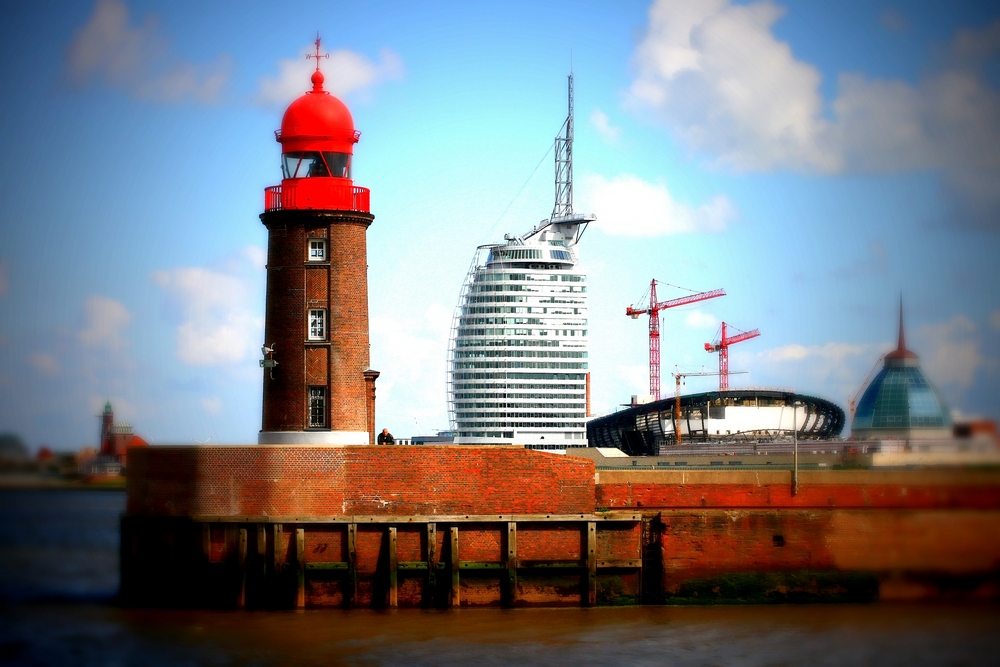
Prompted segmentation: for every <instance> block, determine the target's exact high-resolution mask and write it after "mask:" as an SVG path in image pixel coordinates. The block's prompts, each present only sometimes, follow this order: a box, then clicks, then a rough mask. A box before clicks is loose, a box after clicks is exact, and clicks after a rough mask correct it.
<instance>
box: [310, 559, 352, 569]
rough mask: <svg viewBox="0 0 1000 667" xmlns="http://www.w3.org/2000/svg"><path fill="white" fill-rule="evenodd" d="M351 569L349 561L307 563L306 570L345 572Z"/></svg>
mask: <svg viewBox="0 0 1000 667" xmlns="http://www.w3.org/2000/svg"><path fill="white" fill-rule="evenodd" d="M349 569H350V566H349V564H348V563H347V561H343V560H342V561H329V562H325V563H306V570H344V571H345V572H346V571H347V570H349Z"/></svg>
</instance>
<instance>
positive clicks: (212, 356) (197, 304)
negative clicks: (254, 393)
mask: <svg viewBox="0 0 1000 667" xmlns="http://www.w3.org/2000/svg"><path fill="white" fill-rule="evenodd" d="M152 278H153V282H155V283H156V284H157V285H159V286H160V287H162V288H163V290H164V291H165V292H166V293H167V294H168V295H170V297H171V299H172V300H173V301H174V303H175V304H176V305H177V306H178V307H179V308H180V310H181V313H182V318H183V321H182V322H181V324H180V326H178V327H177V358H178V359H180V360H181V361H182V362H184V363H185V364H188V365H190V366H217V365H222V364H230V363H237V362H240V361H243V360H244V359H246V358H247V355H248V354H249V353H251V352H252V351H253V350H254V349H255V348H256V347H257V346H258V345H259V343H260V340H261V339H262V336H263V318H262V317H260V316H259V315H258V314H256V313H254V312H253V311H252V309H251V298H250V294H249V289H248V286H247V284H246V282H245V281H244V280H243V279H241V278H240V277H239V276H237V275H234V274H231V273H223V272H220V271H213V270H211V269H206V268H202V267H183V268H177V269H171V270H169V271H157V272H155V273H153V275H152Z"/></svg>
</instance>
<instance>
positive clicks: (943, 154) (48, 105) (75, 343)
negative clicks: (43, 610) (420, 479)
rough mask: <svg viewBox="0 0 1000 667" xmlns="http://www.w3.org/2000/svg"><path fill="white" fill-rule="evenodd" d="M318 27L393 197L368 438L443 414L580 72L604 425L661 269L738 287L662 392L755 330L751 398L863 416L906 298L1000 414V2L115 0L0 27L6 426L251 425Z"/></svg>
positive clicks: (235, 432)
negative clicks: (279, 224)
mask: <svg viewBox="0 0 1000 667" xmlns="http://www.w3.org/2000/svg"><path fill="white" fill-rule="evenodd" d="M317 31H319V32H320V33H321V34H322V36H323V44H324V48H325V50H327V51H329V52H330V53H331V58H330V59H329V60H327V61H324V62H323V67H324V71H325V72H326V74H327V83H328V86H327V87H328V88H332V89H334V90H335V91H336V92H337V93H338V94H339V95H340V96H341V97H342V99H344V100H345V101H346V102H347V104H348V105H349V106H350V108H351V110H352V113H353V114H354V118H355V123H356V125H357V127H358V129H360V130H361V132H362V138H361V142H360V144H359V145H358V146H357V150H356V159H355V180H356V182H357V183H358V184H359V185H364V186H366V187H369V188H371V190H372V210H373V212H374V213H375V215H376V220H375V223H374V224H373V225H372V227H371V228H370V230H369V235H368V239H369V267H370V274H369V286H370V309H371V326H372V353H371V357H372V366H373V367H374V368H376V369H378V370H380V371H381V372H382V376H381V378H380V379H379V383H378V426H379V427H382V426H386V427H388V428H389V429H390V430H391V431H392V432H393V433H395V434H396V435H397V436H404V437H405V436H410V435H415V434H418V433H423V434H426V433H429V432H432V431H433V430H434V429H437V428H445V427H446V426H447V416H446V411H445V394H444V391H445V388H444V372H445V353H446V345H447V332H448V327H449V324H450V319H451V314H452V310H453V309H454V306H455V303H456V300H457V297H458V292H459V288H460V286H461V282H462V279H463V276H464V274H465V272H466V270H467V269H468V264H469V261H470V260H471V258H472V254H473V251H474V249H475V246H476V245H478V244H480V243H485V242H489V241H494V240H498V239H500V238H501V237H502V235H503V234H504V233H505V232H514V233H520V232H523V231H525V230H527V229H528V228H530V227H531V226H532V225H533V224H534V223H536V222H538V221H539V220H541V219H542V218H544V217H546V216H547V215H548V213H549V212H550V211H551V208H552V197H553V185H552V171H553V167H552V158H551V154H548V155H546V151H547V150H548V149H549V148H550V147H551V143H552V140H553V137H554V136H555V134H556V132H557V131H558V130H559V127H560V125H561V123H562V120H563V117H564V115H565V81H566V78H565V77H566V74H567V72H568V70H569V68H570V66H571V64H572V67H573V69H574V71H575V77H576V118H577V132H576V145H575V157H576V161H575V175H576V188H575V192H576V208H577V210H578V211H586V212H591V211H592V212H594V213H596V214H597V215H598V222H597V223H595V224H593V225H591V228H590V229H589V230H588V231H587V233H586V235H585V236H584V240H583V242H582V244H581V246H580V255H581V260H582V262H583V263H584V265H585V266H586V267H587V270H588V273H589V275H590V287H589V290H590V299H591V303H590V307H591V313H590V322H589V331H590V336H591V345H592V347H591V354H590V364H591V371H592V374H593V406H594V409H595V411H599V412H600V411H606V410H610V409H613V408H614V407H615V406H616V405H617V404H620V403H622V402H625V401H627V400H628V398H629V395H631V394H636V393H646V392H647V391H648V388H647V385H648V369H647V338H646V323H645V321H642V320H640V321H633V320H630V319H628V318H627V317H625V314H624V311H625V307H626V306H628V305H629V304H631V303H633V302H637V301H638V300H639V299H640V297H641V296H642V294H643V292H644V291H645V290H646V288H647V286H648V283H649V280H650V279H651V278H654V277H655V278H657V279H659V280H662V281H665V282H667V283H672V284H675V285H681V286H684V287H687V288H692V289H697V290H707V289H714V288H718V287H724V288H725V289H726V290H727V293H728V296H726V297H725V298H722V299H716V300H713V301H710V302H706V303H703V304H701V305H699V306H696V307H688V308H683V309H677V310H676V311H667V313H666V314H665V315H664V317H663V322H662V329H663V364H664V377H665V378H666V379H665V381H664V385H665V386H666V387H669V383H670V380H669V372H670V371H671V370H672V369H673V367H674V365H680V366H681V367H682V369H684V370H697V369H700V368H701V367H702V366H704V367H705V369H706V370H711V369H713V368H715V366H716V363H717V362H716V359H715V357H714V356H713V355H709V354H707V353H706V352H705V351H704V348H703V344H704V343H705V342H707V341H709V340H711V339H712V338H713V337H714V336H715V335H716V331H717V329H718V326H719V323H720V322H721V321H723V320H724V321H726V322H727V323H729V324H731V325H732V326H735V327H737V328H739V329H743V330H746V329H752V328H760V330H761V332H762V335H761V337H760V338H757V339H755V340H752V341H748V342H746V343H742V344H740V345H738V346H734V347H733V348H732V352H731V357H730V366H731V368H732V369H733V370H746V371H748V372H747V373H746V374H743V375H736V376H733V378H732V381H731V384H732V385H733V386H781V387H790V388H794V389H796V390H799V391H803V392H808V393H812V394H816V395H819V396H823V397H826V398H829V399H831V400H834V401H836V402H837V403H839V404H841V405H842V406H844V407H845V409H846V407H847V401H848V398H849V397H850V396H852V395H853V394H855V393H856V392H857V391H858V389H859V388H860V386H861V383H862V381H863V380H864V378H865V376H866V375H867V374H868V372H869V370H870V369H871V367H872V365H873V364H874V363H875V362H876V360H877V359H878V357H879V355H880V354H881V353H883V352H885V351H887V350H888V349H890V348H891V347H892V344H893V341H894V339H895V333H896V331H895V317H896V313H895V307H896V303H897V300H898V298H899V294H900V292H902V293H903V297H904V300H905V304H906V322H907V335H908V339H907V340H908V342H909V344H910V347H911V348H912V349H914V350H915V351H916V352H917V353H918V354H920V355H921V358H922V359H923V362H924V366H925V369H926V371H927V373H928V375H929V376H930V378H931V379H932V380H933V381H934V382H936V383H937V385H938V387H939V388H940V389H941V391H942V392H943V393H944V395H945V398H946V400H947V401H948V403H949V405H950V407H951V408H953V409H954V410H957V411H959V412H960V413H961V414H964V415H981V416H986V417H990V418H994V419H996V418H998V417H1000V400H998V397H1000V345H998V341H1000V297H998V296H997V286H998V284H1000V280H998V278H1000V275H998V274H1000V270H998V268H997V251H998V249H1000V243H998V240H1000V67H998V65H1000V58H998V56H1000V9H997V8H990V7H989V6H988V5H987V3H974V2H967V3H948V4H947V5H945V4H944V3H930V2H925V3H914V2H909V3H905V4H902V3H900V4H895V5H894V4H882V3H856V2H846V3H837V5H836V6H835V7H834V6H831V5H830V4H829V3H820V2H800V3H770V2H755V3H745V4H742V3H730V2H726V1H723V0H715V1H714V2H658V3H653V4H650V3H649V2H633V3H624V2H615V3H597V2H587V3H579V2H577V3H570V2H566V3H492V4H490V5H489V6H486V5H485V3H482V4H481V3H459V2H455V3H436V4H427V5H422V6H417V5H416V4H415V3H403V2H399V3H394V2H380V3H362V4H357V5H343V4H337V5H324V4H320V3H314V2H313V3H305V2H303V3H283V4H282V5H281V6H280V8H276V7H273V6H267V5H263V4H253V3H235V2H233V3H222V2H220V3H212V4H210V5H208V6H205V3H184V2H180V3H176V2H175V3H165V2H143V3H136V2H125V1H122V0H102V1H101V2H98V3H96V4H86V3H65V4H63V3H44V2H43V3H32V4H31V5H30V6H29V5H27V4H21V5H16V6H13V7H10V8H8V9H7V11H6V16H5V20H4V22H3V25H2V26H0V62H3V63H4V68H3V70H2V72H3V74H2V76H3V88H4V91H5V95H4V98H3V102H2V103H0V121H2V127H3V135H2V136H3V149H4V150H2V151H0V194H2V196H0V431H14V432H17V433H20V434H21V435H22V437H24V439H25V440H26V442H28V444H29V445H32V446H39V445H41V444H47V445H49V446H52V447H53V448H56V449H77V448H79V447H81V446H84V445H93V444H94V443H95V441H96V437H97V420H96V419H95V415H96V414H98V411H99V408H100V406H101V405H103V402H104V401H105V400H106V399H108V398H110V399H111V400H112V402H113V403H114V405H115V406H116V412H117V417H118V418H120V419H125V420H127V421H129V422H131V423H133V424H134V426H135V428H136V431H137V432H139V433H140V434H142V435H143V436H144V437H146V438H147V439H148V440H150V441H152V442H159V443H167V442H182V443H183V442H194V441H195V440H199V441H203V440H205V439H207V438H211V440H212V441H213V442H255V441H256V433H257V430H258V429H259V428H260V393H261V370H260V368H259V367H258V365H257V359H258V357H259V347H260V345H261V343H262V342H263V340H262V336H263V294H264V272H263V256H264V255H263V251H264V245H265V242H266V238H265V234H264V228H263V226H262V225H261V224H260V222H259V220H258V219H257V216H258V214H259V213H260V211H261V207H262V200H263V198H262V190H263V188H264V187H266V186H268V185H273V184H276V183H277V182H278V181H279V180H280V171H279V162H278V158H279V146H278V144H276V143H275V142H274V138H273V134H272V131H273V130H274V129H276V128H277V127H278V125H279V123H280V118H281V114H282V111H283V109H284V106H285V105H287V103H288V102H289V101H291V99H293V98H294V97H295V96H296V95H298V94H300V93H302V92H304V91H305V90H306V89H307V88H308V87H309V84H308V71H309V67H310V65H309V63H307V62H306V60H305V59H304V58H303V56H304V54H305V52H306V50H307V49H308V48H309V46H310V44H311V41H312V40H313V39H314V37H315V34H316V32H317ZM540 161H541V166H540V167H539V168H538V170H537V172H535V173H534V175H533V176H532V173H533V170H534V169H535V167H536V165H538V164H539V162H540ZM529 176H530V177H531V178H530V179H529ZM526 181H527V185H525V182H526ZM522 185H525V187H524V189H523V191H521V194H520V195H519V196H516V197H515V195H517V193H518V191H519V190H521V188H522ZM508 206H509V208H508ZM505 210H506V212H505ZM680 294H681V292H677V291H673V292H672V291H671V290H669V289H666V290H661V296H662V297H663V298H668V297H670V296H677V295H680ZM716 382H717V380H716V379H714V378H692V379H690V380H689V382H688V384H687V386H686V387H685V389H686V390H687V391H701V390H707V389H710V388H711V387H712V386H714V384H715V383H716ZM845 435H846V433H845Z"/></svg>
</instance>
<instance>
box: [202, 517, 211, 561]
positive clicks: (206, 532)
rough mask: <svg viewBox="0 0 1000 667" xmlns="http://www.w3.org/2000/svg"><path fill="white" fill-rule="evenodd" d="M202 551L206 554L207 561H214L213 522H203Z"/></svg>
mask: <svg viewBox="0 0 1000 667" xmlns="http://www.w3.org/2000/svg"><path fill="white" fill-rule="evenodd" d="M201 552H202V553H203V554H205V561H206V562H209V563H210V562H212V524H210V523H203V524H201Z"/></svg>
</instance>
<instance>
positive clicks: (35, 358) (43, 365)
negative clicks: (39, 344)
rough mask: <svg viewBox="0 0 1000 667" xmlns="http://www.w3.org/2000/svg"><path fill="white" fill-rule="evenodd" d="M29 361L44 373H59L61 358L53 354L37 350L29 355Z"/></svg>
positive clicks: (50, 374) (49, 374)
mask: <svg viewBox="0 0 1000 667" xmlns="http://www.w3.org/2000/svg"><path fill="white" fill-rule="evenodd" d="M28 363H29V364H30V365H31V367H32V368H34V369H35V370H36V371H38V372H39V373H41V374H42V375H48V376H55V375H59V360H58V359H56V358H55V357H54V356H52V355H51V354H48V353H45V352H36V353H34V354H32V355H31V356H30V357H28Z"/></svg>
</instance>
